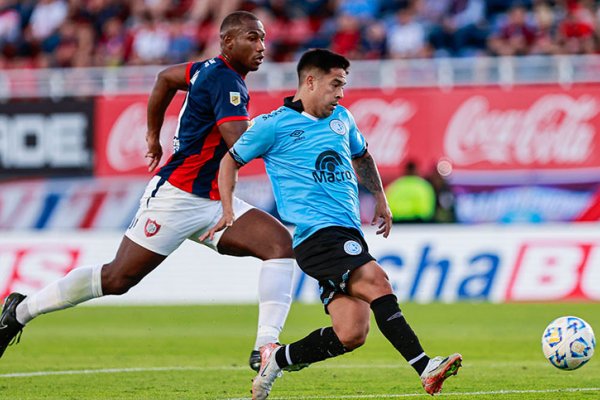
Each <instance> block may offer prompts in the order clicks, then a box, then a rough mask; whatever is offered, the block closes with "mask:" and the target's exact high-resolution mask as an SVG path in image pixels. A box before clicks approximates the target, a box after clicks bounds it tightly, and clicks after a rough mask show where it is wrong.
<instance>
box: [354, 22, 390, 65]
mask: <svg viewBox="0 0 600 400" xmlns="http://www.w3.org/2000/svg"><path fill="white" fill-rule="evenodd" d="M387 47H388V44H387V33H386V31H385V25H384V24H383V23H381V22H374V23H371V24H369V25H368V26H367V27H366V29H365V30H364V32H363V34H362V35H361V41H360V51H359V53H360V57H361V58H364V59H367V60H377V59H381V58H386V57H387Z"/></svg>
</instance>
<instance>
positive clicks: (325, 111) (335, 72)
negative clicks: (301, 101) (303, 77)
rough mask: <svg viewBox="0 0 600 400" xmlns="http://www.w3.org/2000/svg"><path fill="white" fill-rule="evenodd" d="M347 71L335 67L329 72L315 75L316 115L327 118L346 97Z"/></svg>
mask: <svg viewBox="0 0 600 400" xmlns="http://www.w3.org/2000/svg"><path fill="white" fill-rule="evenodd" d="M345 85H346V71H345V70H343V69H342V68H333V69H331V70H330V71H329V73H327V74H323V75H320V76H317V77H315V82H314V89H313V98H314V104H315V107H314V111H313V112H315V113H316V115H315V117H318V118H327V117H329V116H330V115H331V114H332V113H333V110H335V107H336V106H337V105H338V103H339V102H340V100H341V99H342V98H344V86H345Z"/></svg>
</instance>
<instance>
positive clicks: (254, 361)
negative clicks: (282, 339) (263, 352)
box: [248, 350, 260, 372]
mask: <svg viewBox="0 0 600 400" xmlns="http://www.w3.org/2000/svg"><path fill="white" fill-rule="evenodd" d="M248 364H249V365H250V368H252V369H253V370H255V371H256V372H258V370H259V369H260V351H258V350H252V352H251V353H250V359H249V360H248Z"/></svg>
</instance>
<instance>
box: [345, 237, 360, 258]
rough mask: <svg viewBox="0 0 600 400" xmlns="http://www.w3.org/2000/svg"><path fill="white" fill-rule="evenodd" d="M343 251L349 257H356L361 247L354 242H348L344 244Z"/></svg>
mask: <svg viewBox="0 0 600 400" xmlns="http://www.w3.org/2000/svg"><path fill="white" fill-rule="evenodd" d="M344 251H345V252H346V253H348V254H350V255H351V256H356V255H358V254H360V253H361V252H362V246H361V245H360V243H358V242H356V241H354V240H348V241H347V242H346V243H344Z"/></svg>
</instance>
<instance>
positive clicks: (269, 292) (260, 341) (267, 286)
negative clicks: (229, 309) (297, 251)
mask: <svg viewBox="0 0 600 400" xmlns="http://www.w3.org/2000/svg"><path fill="white" fill-rule="evenodd" d="M294 265H295V260H294V259H293V258H278V259H273V260H266V261H263V264H262V267H261V269H260V275H259V278H258V302H259V304H258V332H257V333H256V342H255V344H254V348H255V349H256V350H258V349H259V348H260V347H261V346H264V345H265V344H267V343H273V342H278V341H279V333H280V332H281V330H282V329H283V325H284V323H285V319H286V318H287V315H288V312H289V311H290V305H291V303H292V278H293V277H294Z"/></svg>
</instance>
